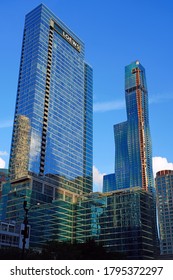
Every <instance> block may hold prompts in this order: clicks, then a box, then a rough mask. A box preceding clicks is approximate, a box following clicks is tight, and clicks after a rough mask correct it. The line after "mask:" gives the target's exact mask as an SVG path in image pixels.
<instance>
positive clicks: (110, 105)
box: [93, 100, 125, 112]
mask: <svg viewBox="0 0 173 280" xmlns="http://www.w3.org/2000/svg"><path fill="white" fill-rule="evenodd" d="M124 108H125V101H124V100H120V101H112V102H96V103H94V108H93V109H94V112H107V111H112V110H121V109H124Z"/></svg>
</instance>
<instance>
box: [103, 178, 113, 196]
mask: <svg viewBox="0 0 173 280" xmlns="http://www.w3.org/2000/svg"><path fill="white" fill-rule="evenodd" d="M115 189H116V186H115V173H112V174H108V175H104V176H103V192H104V193H105V192H111V191H114V190H115Z"/></svg>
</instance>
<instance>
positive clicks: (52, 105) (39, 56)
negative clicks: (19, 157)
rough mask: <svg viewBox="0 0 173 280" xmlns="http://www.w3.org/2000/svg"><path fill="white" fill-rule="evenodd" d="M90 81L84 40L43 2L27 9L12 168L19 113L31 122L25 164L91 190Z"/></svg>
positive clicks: (71, 187) (36, 171)
mask: <svg viewBox="0 0 173 280" xmlns="http://www.w3.org/2000/svg"><path fill="white" fill-rule="evenodd" d="M92 83H93V82H92V68H91V67H90V66H89V65H88V64H87V63H85V62H84V43H83V42H82V41H81V40H80V39H79V38H78V37H77V36H76V35H75V34H74V33H73V32H72V31H71V30H70V29H69V28H67V26H65V25H64V23H62V22H61V21H60V20H59V19H58V18H57V17H56V16H55V15H54V14H53V13H52V12H51V11H50V10H48V9H47V8H46V7H45V6H44V5H42V4H41V5H39V6H38V7H37V8H36V9H34V10H33V11H31V12H30V13H29V14H27V15H26V19H25V27H24V35H23V44H22V54H21V62H20V73H19V81H18V90H17V99H16V110H15V118H14V129H13V137H12V145H11V156H10V164H9V167H10V173H12V170H13V162H14V161H15V155H16V151H15V135H16V127H17V126H16V124H17V118H18V116H21V115H22V116H25V117H27V118H28V119H29V125H30V129H29V132H28V133H29V141H28V143H29V155H28V162H27V164H28V170H29V171H30V172H32V173H34V174H37V175H40V176H50V177H52V175H53V176H54V178H55V179H56V177H57V178H58V182H59V185H60V187H65V188H67V189H68V190H70V191H73V192H76V193H81V192H82V193H83V192H90V191H91V190H92V90H93V89H92ZM64 183H65V184H64Z"/></svg>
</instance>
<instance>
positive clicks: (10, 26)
mask: <svg viewBox="0 0 173 280" xmlns="http://www.w3.org/2000/svg"><path fill="white" fill-rule="evenodd" d="M40 3H41V1H40V0H32V1H31V0H15V1H14V0H8V1H5V0H2V1H1V3H0V35H1V44H0V49H1V51H0V56H1V57H0V59H1V110H0V167H3V166H4V162H5V163H6V165H5V166H6V167H7V166H8V158H9V152H10V143H11V134H12V123H13V116H14V108H15V99H16V90H17V80H18V72H19V62H20V53H21V43H22V36H23V27H24V17H25V14H27V13H28V12H29V11H31V10H32V9H33V8H35V7H36V6H37V5H39V4H40ZM42 3H44V4H45V5H46V6H47V7H48V8H49V9H50V10H52V11H53V12H54V13H55V14H56V15H57V16H58V17H59V18H60V19H61V20H62V21H63V22H64V23H65V24H66V25H67V26H68V27H69V28H70V29H72V30H73V31H74V32H75V33H76V34H77V35H78V36H79V37H80V38H81V39H82V40H83V41H84V42H85V53H86V55H85V56H86V61H87V62H88V63H89V64H90V65H92V67H93V70H94V160H93V163H94V189H95V190H97V189H99V190H100V188H101V181H102V175H103V174H108V173H112V172H113V171H114V150H115V148H114V136H113V125H114V124H116V123H119V122H122V121H125V120H126V110H125V95H124V67H125V65H127V64H130V63H131V62H132V61H134V60H137V59H138V60H139V61H140V62H141V64H142V65H143V66H144V67H145V69H146V76H147V84H148V94H149V113H150V128H151V136H152V145H153V158H154V159H153V162H154V170H159V169H165V168H170V169H173V148H172V144H173V131H172V127H173V114H172V111H173V109H172V108H173V87H172V79H173V68H172V66H173V56H172V50H173V32H172V30H173V1H172V0H164V1H162V0H157V1H156V0H145V1H137V0H133V1H129V0H107V1H102V0H100V1H99V0H71V1H70V0H44V1H43V2H42Z"/></svg>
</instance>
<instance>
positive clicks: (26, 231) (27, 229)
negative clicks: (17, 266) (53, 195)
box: [21, 200, 40, 259]
mask: <svg viewBox="0 0 173 280" xmlns="http://www.w3.org/2000/svg"><path fill="white" fill-rule="evenodd" d="M38 205H40V203H37V204H36V205H31V206H30V207H29V208H27V201H26V200H24V202H23V209H24V211H25V215H24V221H23V224H24V230H22V232H21V233H22V235H23V239H22V242H23V244H22V259H23V258H24V253H25V245H26V239H27V238H28V237H29V227H28V212H29V210H30V209H31V208H33V207H35V206H38Z"/></svg>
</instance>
